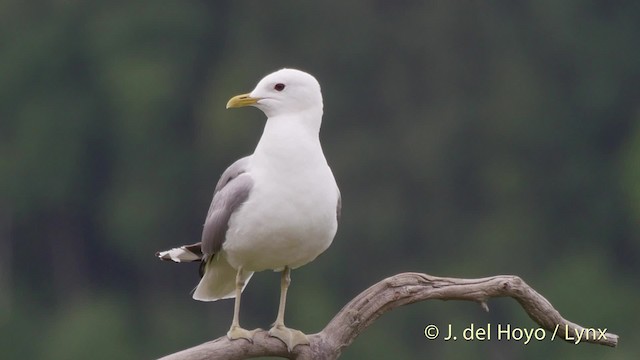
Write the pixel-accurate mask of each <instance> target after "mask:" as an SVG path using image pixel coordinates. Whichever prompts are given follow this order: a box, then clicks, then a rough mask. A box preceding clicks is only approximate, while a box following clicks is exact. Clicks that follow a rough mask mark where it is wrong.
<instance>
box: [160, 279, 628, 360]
mask: <svg viewBox="0 0 640 360" xmlns="http://www.w3.org/2000/svg"><path fill="white" fill-rule="evenodd" d="M497 297H511V298H514V299H515V300H516V301H518V303H520V305H521V306H522V308H523V309H524V311H525V312H526V313H527V314H528V315H529V317H530V318H531V319H532V320H533V321H535V322H536V323H538V324H539V325H540V326H541V327H542V328H544V329H546V330H548V331H550V332H552V333H553V336H556V337H558V338H559V339H563V340H566V341H571V342H575V339H576V336H575V334H583V337H582V339H581V341H580V343H582V342H590V343H594V344H600V345H606V346H611V347H615V346H617V345H618V335H615V334H612V333H609V332H606V330H604V329H603V332H602V333H596V332H595V331H592V332H589V331H586V329H585V328H583V327H582V326H580V325H577V324H574V323H572V322H570V321H568V320H566V319H564V318H563V317H562V316H561V315H560V313H559V312H558V311H557V310H556V309H554V308H553V306H552V305H551V303H549V301H547V299H545V298H544V297H543V296H542V295H540V294H538V293H537V292H536V291H535V290H534V289H532V288H531V287H530V286H529V285H527V284H526V283H525V282H524V281H523V280H522V279H520V278H519V277H517V276H511V275H498V276H492V277H487V278H482V279H456V278H442V277H436V276H431V275H427V274H420V273H403V274H398V275H395V276H392V277H389V278H386V279H384V280H382V281H380V282H378V283H377V284H375V285H373V286H371V287H370V288H368V289H367V290H365V291H363V292H362V293H360V295H358V296H356V297H355V298H354V299H353V300H351V301H350V302H349V303H348V304H347V305H346V306H345V307H343V308H342V310H340V312H339V313H338V314H337V315H336V316H335V317H334V318H333V319H332V320H331V321H330V322H329V324H327V326H326V327H325V328H324V329H323V330H322V331H321V332H319V333H317V334H313V335H310V336H309V338H310V341H311V344H310V345H309V346H297V347H296V348H295V349H293V351H292V352H290V353H289V352H288V351H287V348H286V346H285V345H284V344H283V343H282V342H281V341H280V340H278V339H276V338H272V337H270V336H269V335H268V333H267V332H266V331H265V330H261V331H259V332H257V333H256V335H255V336H254V339H253V343H249V342H248V341H246V340H243V339H240V340H233V341H231V340H229V339H227V337H226V336H223V337H220V338H218V339H216V340H213V341H210V342H207V343H204V344H201V345H198V346H195V347H193V348H190V349H186V350H183V351H180V352H178V353H175V354H172V355H168V356H166V357H164V358H162V359H161V360H205V359H208V360H211V359H248V358H252V357H257V356H280V357H283V358H288V359H297V360H305V359H336V358H338V356H340V353H341V352H342V349H344V348H345V347H347V346H349V345H350V344H351V343H352V342H353V340H354V339H355V338H356V337H357V336H358V335H360V333H362V332H363V331H364V330H365V329H366V328H367V327H368V326H369V325H371V324H372V323H373V322H374V321H375V320H376V319H377V318H378V317H380V315H382V314H384V313H386V312H387V311H390V310H393V309H395V308H397V307H399V306H402V305H407V304H412V303H415V302H418V301H423V300H430V299H439V300H466V301H474V302H477V303H479V304H480V305H481V306H482V307H483V308H484V309H485V310H488V306H487V300H489V299H490V298H497ZM585 334H586V335H588V336H587V337H586V338H585V337H584V335H585Z"/></svg>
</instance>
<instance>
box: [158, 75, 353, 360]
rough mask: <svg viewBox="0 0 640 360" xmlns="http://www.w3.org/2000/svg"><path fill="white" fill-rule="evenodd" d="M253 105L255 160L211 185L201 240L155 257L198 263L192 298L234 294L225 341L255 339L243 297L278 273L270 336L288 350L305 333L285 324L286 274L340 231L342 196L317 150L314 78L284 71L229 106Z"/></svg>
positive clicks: (243, 161) (211, 298)
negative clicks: (258, 126) (256, 281)
mask: <svg viewBox="0 0 640 360" xmlns="http://www.w3.org/2000/svg"><path fill="white" fill-rule="evenodd" d="M244 106H255V107H257V108H258V109H260V110H262V111H263V112H264V113H265V115H267V123H266V125H265V127H264V132H263V134H262V137H261V138H260V141H259V142H258V145H257V147H256V149H255V151H254V152H253V154H252V155H249V156H247V157H244V158H242V159H240V160H238V161H236V162H235V163H233V165H231V166H229V167H228V168H227V170H225V172H224V173H223V174H222V176H221V178H220V180H219V181H218V184H217V185H216V188H215V191H214V194H213V201H212V202H211V206H210V207H209V213H208V214H207V218H206V220H205V223H204V229H203V231H202V240H201V242H200V243H197V244H193V245H187V246H182V247H179V248H174V249H171V250H168V251H163V252H159V253H158V254H157V255H158V257H160V258H161V259H163V260H172V261H175V262H185V261H202V264H201V267H200V275H201V277H202V278H201V280H200V283H199V284H198V286H197V287H196V289H195V291H194V293H193V298H194V299H196V300H201V301H215V300H219V299H226V298H233V297H235V307H234V313H233V321H232V323H231V328H230V329H229V332H228V333H227V336H228V337H229V339H232V340H233V339H239V338H245V339H247V340H250V341H251V339H252V336H253V334H254V332H255V330H253V331H249V330H245V329H243V328H241V327H240V323H239V318H238V317H239V312H240V295H241V293H242V290H243V289H244V287H245V286H246V285H247V283H248V282H249V279H250V278H251V276H252V275H253V273H254V272H256V271H262V270H269V269H271V270H274V271H281V272H282V278H281V285H280V286H281V288H280V306H279V308H278V316H277V318H276V321H275V323H274V325H273V327H272V328H271V329H270V330H269V334H270V335H271V336H274V337H277V338H279V339H280V340H282V341H283V342H284V343H285V344H286V345H287V347H288V348H289V350H291V349H293V348H294V347H295V346H296V345H299V344H308V343H309V340H308V339H307V336H306V335H305V334H304V333H302V332H301V331H298V330H293V329H289V328H287V327H286V326H285V325H284V311H285V305H286V299H287V288H288V287H289V283H290V282H291V278H290V272H291V269H295V268H297V267H300V266H302V265H305V264H307V263H309V262H310V261H312V260H314V259H315V258H316V257H317V256H318V255H320V254H321V253H322V252H324V251H325V250H326V249H327V248H328V247H329V245H331V242H332V241H333V238H334V235H335V233H336V230H337V228H338V218H339V217H340V208H341V198H340V191H339V190H338V186H337V185H336V181H335V179H334V177H333V173H332V172H331V169H330V168H329V166H328V164H327V160H326V159H325V157H324V154H323V152H322V147H321V146H320V138H319V132H320V124H321V122H322V107H323V105H322V94H321V92H320V85H319V84H318V82H317V81H316V79H315V78H314V77H313V76H311V75H309V74H307V73H305V72H302V71H299V70H293V69H282V70H279V71H276V72H274V73H272V74H270V75H267V76H266V77H265V78H263V79H262V80H261V81H260V82H259V83H258V85H257V86H256V88H255V89H254V90H253V91H252V92H251V93H248V94H243V95H238V96H235V97H233V98H231V99H230V100H229V102H228V103H227V108H237V107H244Z"/></svg>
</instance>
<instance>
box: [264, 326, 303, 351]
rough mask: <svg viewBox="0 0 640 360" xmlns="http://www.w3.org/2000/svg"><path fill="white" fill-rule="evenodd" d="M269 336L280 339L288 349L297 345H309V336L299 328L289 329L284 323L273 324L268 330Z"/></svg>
mask: <svg viewBox="0 0 640 360" xmlns="http://www.w3.org/2000/svg"><path fill="white" fill-rule="evenodd" d="M269 336H273V337H275V338H278V339H280V341H282V342H283V343H284V344H285V345H287V349H288V350H289V351H291V350H293V348H295V347H296V346H297V345H309V338H308V337H307V335H305V334H304V333H303V332H302V331H300V330H295V329H289V328H288V327H286V326H284V325H275V326H274V327H272V328H271V330H269Z"/></svg>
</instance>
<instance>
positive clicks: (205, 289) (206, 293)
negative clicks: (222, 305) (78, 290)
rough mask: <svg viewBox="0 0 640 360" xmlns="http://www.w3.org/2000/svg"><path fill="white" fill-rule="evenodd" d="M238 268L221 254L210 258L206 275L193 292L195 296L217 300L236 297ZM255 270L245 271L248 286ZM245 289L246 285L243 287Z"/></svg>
mask: <svg viewBox="0 0 640 360" xmlns="http://www.w3.org/2000/svg"><path fill="white" fill-rule="evenodd" d="M236 274H237V270H236V269H234V268H233V267H231V264H229V262H228V261H227V259H225V258H224V257H222V256H220V254H216V255H215V256H214V257H213V258H212V259H210V260H209V261H208V262H207V264H206V265H205V268H204V275H203V276H202V279H200V283H199V284H198V286H197V287H196V289H195V291H194V292H193V298H194V299H195V300H200V301H216V300H220V299H230V298H234V297H236ZM252 275H253V272H245V274H244V286H245V287H246V286H247V284H248V283H249V280H250V279H251V276H252ZM242 290H244V287H243V288H242Z"/></svg>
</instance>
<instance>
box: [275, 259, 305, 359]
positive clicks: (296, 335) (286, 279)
mask: <svg viewBox="0 0 640 360" xmlns="http://www.w3.org/2000/svg"><path fill="white" fill-rule="evenodd" d="M289 284H291V268H289V267H288V266H285V268H284V270H283V271H282V277H281V280H280V306H279V307H278V317H277V318H276V322H275V323H274V324H273V327H272V328H271V330H269V335H271V336H273V337H277V338H278V339H280V340H282V342H283V343H285V345H287V348H288V349H289V351H291V350H293V348H294V347H296V345H301V344H306V345H308V344H309V339H308V338H307V335H305V334H304V333H303V332H302V331H299V330H294V329H289V328H288V327H286V326H285V325H284V309H285V306H286V304H287V290H288V289H289Z"/></svg>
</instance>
